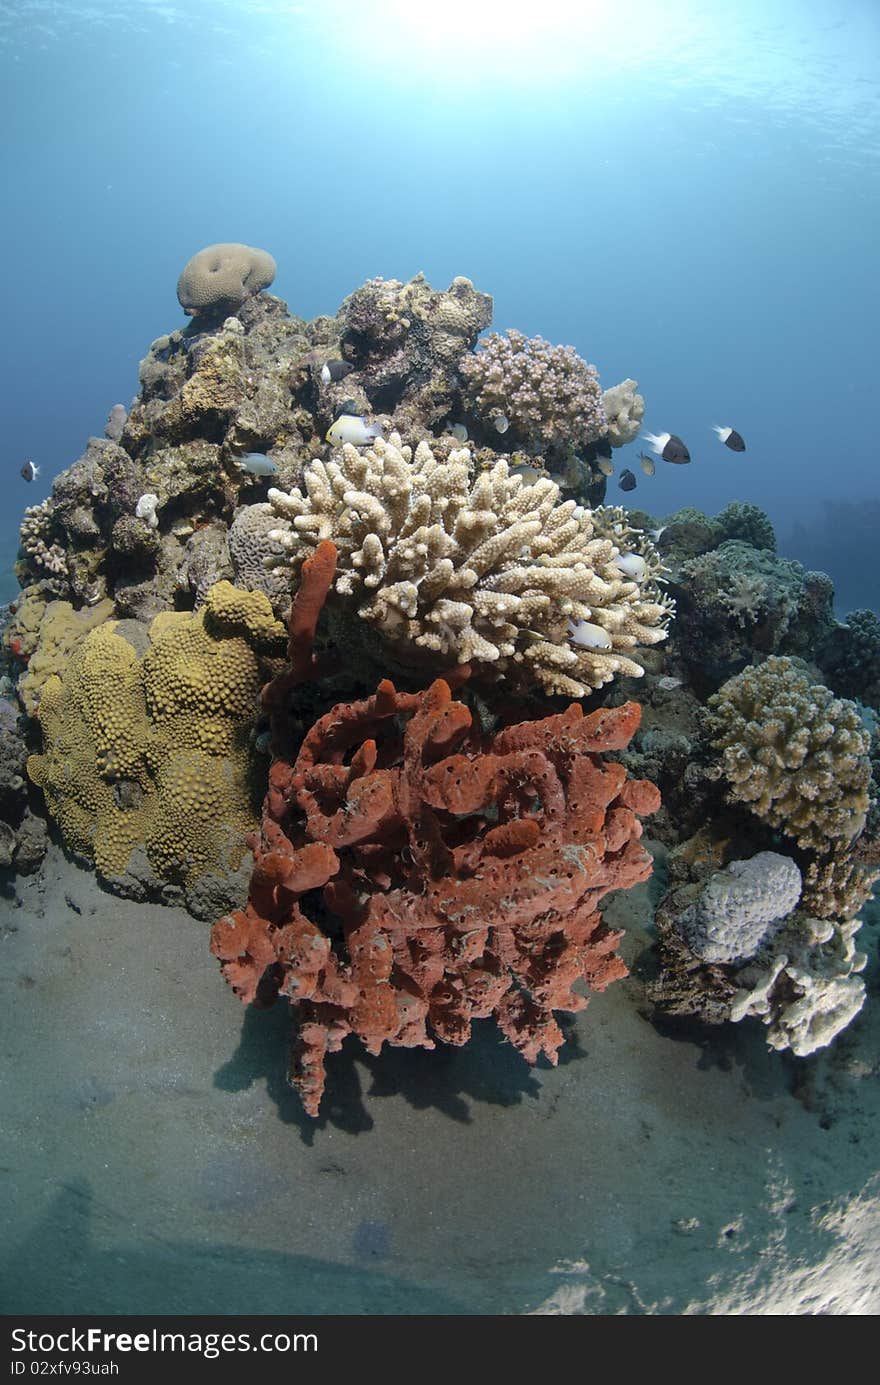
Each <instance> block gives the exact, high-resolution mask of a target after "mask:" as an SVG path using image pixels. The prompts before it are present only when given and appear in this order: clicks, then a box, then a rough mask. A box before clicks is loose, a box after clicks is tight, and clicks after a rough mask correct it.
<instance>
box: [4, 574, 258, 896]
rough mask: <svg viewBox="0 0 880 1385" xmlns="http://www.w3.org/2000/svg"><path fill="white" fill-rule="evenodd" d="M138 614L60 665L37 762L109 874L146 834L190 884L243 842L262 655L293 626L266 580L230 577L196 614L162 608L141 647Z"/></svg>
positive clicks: (164, 863) (78, 847) (249, 816)
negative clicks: (242, 582) (256, 584)
mask: <svg viewBox="0 0 880 1385" xmlns="http://www.w3.org/2000/svg"><path fill="white" fill-rule="evenodd" d="M129 628H130V623H129V622H116V621H111V622H107V623H106V624H104V625H101V626H100V627H99V628H98V629H96V630H93V631H92V632H91V634H89V635H88V636H87V638H86V639H85V640H84V641H83V642H82V644H81V645H80V646H79V648H78V649H77V651H76V653H75V654H74V656H73V658H72V659H71V661H70V663H69V665H68V667H67V669H66V671H65V673H64V675H63V677H59V676H58V675H52V676H51V677H49V678H48V680H47V681H46V684H45V686H44V688H43V695H42V699H41V702H40V706H39V710H38V713H37V715H38V719H39V722H40V727H41V730H42V734H43V744H44V750H43V753H42V754H41V755H33V756H31V758H30V760H29V761H28V773H29V775H30V777H31V779H32V780H33V782H34V783H35V784H38V785H39V786H40V787H41V788H42V789H43V791H44V793H45V795H46V803H47V805H48V808H49V811H50V812H51V814H52V816H53V817H54V819H55V820H56V822H57V823H58V825H59V827H60V829H61V832H62V835H63V837H64V840H65V843H66V844H67V845H68V846H69V847H70V848H71V849H72V850H74V851H76V852H78V853H80V854H82V855H85V856H87V857H89V858H92V859H94V861H95V864H96V865H97V867H98V869H99V870H100V872H101V873H102V874H103V875H105V876H114V875H119V874H121V873H123V872H124V871H125V869H126V864H127V862H128V859H129V857H130V855H131V852H132V851H133V849H134V848H135V847H136V846H138V845H139V844H142V845H144V846H145V847H146V852H147V856H148V858H149V861H150V864H151V865H152V867H153V869H154V870H155V872H156V873H157V875H159V876H160V877H161V878H162V879H164V880H169V881H175V882H180V883H184V884H187V885H188V884H191V883H192V881H193V880H194V879H197V878H198V877H199V876H200V875H202V874H203V873H205V872H206V871H209V870H216V871H220V872H222V873H225V872H226V871H228V870H230V869H234V868H235V867H236V866H237V864H238V863H239V862H240V860H241V857H242V855H243V853H244V849H245V848H244V842H243V837H244V834H245V833H246V832H247V831H248V830H250V829H251V828H252V827H253V826H254V822H255V818H254V811H253V806H252V802H251V794H250V792H249V787H250V786H249V770H250V763H249V749H248V745H249V733H250V730H251V727H252V725H253V721H254V718H255V716H256V714H257V712H258V710H259V691H260V684H261V671H260V663H259V657H258V655H259V654H260V653H261V652H263V653H266V652H270V651H272V650H273V649H275V650H276V652H281V650H282V649H283V640H284V633H285V632H284V627H283V626H281V625H280V624H279V623H278V622H277V621H276V620H275V619H274V617H273V615H272V611H271V607H270V606H269V602H268V599H267V598H266V597H265V596H264V595H263V594H262V593H260V592H239V591H236V590H235V588H233V587H231V586H230V584H229V583H228V582H221V583H218V584H217V585H216V586H215V587H212V588H211V590H210V591H209V592H208V596H207V600H206V603H205V605H204V607H203V608H202V609H201V610H200V611H199V612H197V613H196V614H195V615H192V614H189V613H176V612H168V613H163V614H161V615H159V616H157V617H156V619H155V620H154V621H153V623H152V625H151V626H150V628H149V634H148V641H149V643H148V648H147V650H146V653H145V654H144V656H143V658H142V659H140V658H139V657H138V652H137V650H136V649H135V648H134V647H133V644H132V643H129V640H128V639H127V638H126V634H127V633H128V630H129Z"/></svg>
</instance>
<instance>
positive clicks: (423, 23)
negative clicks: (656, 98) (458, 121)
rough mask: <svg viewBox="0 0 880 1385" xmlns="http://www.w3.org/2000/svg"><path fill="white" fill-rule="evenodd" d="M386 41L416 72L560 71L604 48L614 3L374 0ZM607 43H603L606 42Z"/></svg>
mask: <svg viewBox="0 0 880 1385" xmlns="http://www.w3.org/2000/svg"><path fill="white" fill-rule="evenodd" d="M368 8H369V9H370V10H371V11H372V12H373V16H374V21H375V22H376V23H377V25H380V26H381V29H382V33H383V40H384V41H385V42H389V43H391V44H393V45H394V47H395V48H396V49H397V51H398V52H403V53H405V54H406V56H407V59H408V61H409V62H410V63H412V64H413V65H417V66H419V67H421V68H423V69H424V68H426V67H427V68H432V69H435V70H437V69H440V68H442V67H443V66H444V65H445V64H447V63H449V62H454V63H455V65H456V67H458V68H459V69H460V68H461V67H466V68H468V69H470V70H471V71H473V70H475V69H477V70H480V71H481V72H482V73H483V74H484V75H485V76H486V77H487V78H489V79H491V77H492V76H493V75H495V76H499V77H502V76H504V75H507V76H508V77H509V76H511V75H512V74H514V73H519V74H521V75H526V74H527V73H529V72H531V73H533V74H534V73H536V72H538V71H539V70H544V71H547V72H550V71H553V70H562V69H564V68H568V67H570V65H571V61H572V59H573V58H575V59H576V58H577V56H578V55H580V56H581V58H583V57H584V56H586V55H587V54H588V53H589V52H590V51H591V50H593V49H594V46H595V47H601V48H606V47H607V34H603V30H607V28H608V25H609V22H610V20H611V17H612V11H613V8H614V5H613V0H528V2H527V3H524V2H523V0H420V3H419V2H418V0H377V3H375V4H374V5H371V6H369V7H368ZM603 40H604V41H603Z"/></svg>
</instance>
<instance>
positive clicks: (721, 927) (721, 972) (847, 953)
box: [648, 852, 866, 1058]
mask: <svg viewBox="0 0 880 1385" xmlns="http://www.w3.org/2000/svg"><path fill="white" fill-rule="evenodd" d="M761 855H762V856H764V857H767V856H769V855H771V853H766V852H765V853H761ZM759 861H760V856H756V857H754V858H752V860H751V861H748V862H734V863H731V865H730V866H728V868H727V870H726V871H723V872H720V873H718V874H715V875H713V876H712V877H711V878H710V880H709V881H708V884H706V883H704V884H701V885H696V886H691V887H687V886H685V887H683V888H680V889H677V890H673V891H671V892H670V893H669V894H668V895H667V896H666V897H665V898H664V899H663V900H662V901H661V903H660V906H659V908H658V910H657V914H656V927H657V933H658V939H659V944H660V956H661V962H662V971H661V974H660V976H659V977H658V978H657V979H656V980H655V981H654V982H652V983H651V984H650V985H649V987H648V994H649V996H650V998H651V999H652V1000H653V1002H654V1003H655V1004H656V1005H657V1006H658V1007H659V1008H660V1009H662V1010H663V1011H664V1012H665V1013H666V1014H668V1015H672V1016H677V1017H683V1016H697V1017H698V1018H699V1019H700V1020H702V1021H703V1022H704V1023H709V1024H720V1023H723V1022H725V1021H731V1022H733V1023H738V1022H739V1021H741V1020H744V1019H746V1018H748V1017H750V1016H755V1017H756V1018H758V1019H760V1020H761V1022H762V1023H763V1024H764V1025H765V1026H766V1030H767V1034H766V1037H767V1042H768V1044H769V1045H770V1047H771V1048H775V1049H790V1050H791V1051H792V1053H794V1054H795V1056H796V1057H800V1058H805V1057H809V1055H810V1054H812V1053H815V1052H816V1051H817V1050H818V1049H821V1048H824V1047H826V1046H827V1045H828V1044H830V1043H831V1042H832V1041H833V1040H834V1039H835V1038H836V1037H837V1035H838V1034H839V1033H840V1032H841V1030H843V1029H844V1028H846V1026H847V1025H848V1024H849V1023H850V1022H851V1021H852V1020H853V1019H854V1018H855V1016H856V1015H857V1014H858V1013H859V1011H860V1010H861V1008H862V1005H863V1004H864V1000H865V986H864V982H863V981H862V979H861V977H860V975H859V973H860V972H861V971H862V969H863V968H864V966H865V961H866V958H865V956H864V954H863V953H860V952H857V951H856V948H855V942H854V939H855V935H856V933H857V931H858V928H859V920H858V919H856V918H849V919H840V920H831V919H820V918H815V917H813V916H812V915H810V914H809V913H807V912H806V910H805V908H804V907H803V905H804V904H805V900H804V899H802V900H801V905H802V907H801V908H791V909H788V908H787V906H788V905H790V904H791V901H792V899H794V900H795V902H797V891H798V887H799V878H800V877H799V872H798V870H797V866H796V865H795V864H794V862H792V861H788V858H786V857H780V856H776V857H775V864H774V866H773V867H772V869H767V868H766V864H765V863H762V864H761V865H753V862H754V863H757V862H759ZM786 861H787V865H786V864H783V863H785V862H786ZM734 866H739V867H742V866H746V867H753V870H754V877H753V881H752V885H753V888H752V889H750V890H749V891H748V894H747V896H740V897H739V898H738V897H737V896H738V893H739V885H740V883H741V881H742V878H743V875H742V874H740V876H739V879H737V877H736V875H734V874H733V867H734ZM732 875H733V878H731V876H732ZM762 877H763V879H762ZM774 881H781V882H784V888H783V891H782V893H781V894H780V895H778V896H777V895H775V893H774V889H773V884H774ZM695 892H696V894H697V898H696V902H694V900H693V896H694V893H695ZM719 905H720V906H721V908H720V910H719V909H718V906H719ZM782 910H786V912H784V913H782V914H781V916H780V911H782ZM769 915H774V917H768V916H769ZM703 916H705V917H707V918H708V919H709V920H710V921H711V927H712V928H713V929H714V936H713V937H712V938H711V939H710V938H709V936H708V935H707V933H706V932H705V931H704V930H703V929H701V927H700V926H699V923H698V920H699V919H700V918H701V917H703ZM734 949H735V955H731V953H732V952H733V950H734Z"/></svg>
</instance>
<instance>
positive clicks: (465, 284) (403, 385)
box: [324, 274, 492, 438]
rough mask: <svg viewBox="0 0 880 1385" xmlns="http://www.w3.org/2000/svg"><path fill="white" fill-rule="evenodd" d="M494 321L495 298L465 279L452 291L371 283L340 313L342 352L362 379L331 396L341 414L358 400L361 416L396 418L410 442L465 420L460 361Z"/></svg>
mask: <svg viewBox="0 0 880 1385" xmlns="http://www.w3.org/2000/svg"><path fill="white" fill-rule="evenodd" d="M491 320H492V299H491V298H490V297H489V296H488V294H485V293H479V292H478V291H477V290H476V289H475V288H474V286H473V284H472V283H471V281H470V279H465V278H464V277H463V276H461V277H459V278H456V279H453V281H452V283H451V284H450V286H449V288H448V289H446V290H445V291H438V290H436V289H432V288H431V285H430V284H429V283H428V282H427V280H426V279H425V276H424V275H423V274H416V275H415V276H414V278H412V279H410V280H409V282H408V283H405V284H404V283H401V282H400V281H399V280H397V279H381V278H377V279H370V280H369V281H368V282H367V283H366V284H363V285H362V286H361V287H360V288H359V289H356V290H355V292H354V293H353V294H351V295H350V296H349V297H348V298H346V299H345V301H344V302H343V304H342V306H341V308H340V309H339V314H338V322H339V332H340V335H339V343H338V354H339V355H340V356H341V357H342V359H343V360H345V361H346V362H348V363H349V364H350V365H352V366H353V367H354V374H352V375H349V376H347V377H346V378H345V379H344V380H342V381H340V382H339V383H338V384H331V385H329V386H327V388H326V390H325V391H324V395H325V396H326V398H327V399H328V400H330V401H332V402H333V403H334V405H336V406H337V407H336V412H337V413H338V412H341V409H340V408H339V407H338V406H339V405H340V404H341V402H342V401H343V400H345V399H346V398H351V399H353V400H354V403H355V404H356V406H357V407H356V409H355V410H354V411H353V412H356V413H360V412H363V411H364V410H365V409H369V410H374V411H375V412H377V413H383V414H393V416H394V423H395V427H396V428H397V429H398V431H399V432H401V433H402V434H403V435H404V436H406V437H407V438H409V435H410V434H411V433H413V432H418V433H419V434H421V433H423V432H424V431H425V429H426V428H435V427H438V426H439V425H440V424H442V423H443V422H444V421H445V420H447V419H448V418H449V417H450V416H452V415H455V416H458V397H459V391H460V376H459V371H458V366H459V362H460V361H461V359H462V357H463V355H464V354H465V353H466V352H469V351H471V350H472V348H473V346H474V344H475V343H476V340H477V337H478V336H479V334H480V332H482V331H483V329H484V328H486V327H488V326H489V323H490V322H491ZM347 412H352V410H348V411H347ZM334 416H335V415H334Z"/></svg>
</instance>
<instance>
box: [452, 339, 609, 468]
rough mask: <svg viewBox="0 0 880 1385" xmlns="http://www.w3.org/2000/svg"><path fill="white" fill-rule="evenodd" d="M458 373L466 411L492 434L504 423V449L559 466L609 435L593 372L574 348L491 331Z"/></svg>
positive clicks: (597, 380)
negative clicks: (495, 425) (496, 425)
mask: <svg viewBox="0 0 880 1385" xmlns="http://www.w3.org/2000/svg"><path fill="white" fill-rule="evenodd" d="M459 369H460V370H461V373H462V376H463V377H464V381H465V392H466V397H467V400H468V402H469V404H470V407H471V408H472V409H473V410H474V412H475V413H476V414H478V415H479V417H480V419H481V421H482V422H483V424H484V426H485V427H486V428H487V429H490V430H491V429H492V427H493V423H494V419H495V418H497V417H498V416H499V415H500V416H503V417H504V418H505V419H506V420H507V423H508V425H509V429H510V431H509V434H508V435H507V436H506V437H505V444H506V445H507V444H509V443H512V444H513V445H515V446H519V447H522V448H524V449H525V450H526V451H527V452H529V453H531V454H532V455H533V456H537V455H543V456H546V457H547V459H548V461H549V460H553V461H563V460H566V459H567V455H568V454H569V453H570V452H571V451H572V450H573V449H574V450H576V449H578V448H581V447H586V446H587V445H588V444H589V443H591V442H595V441H596V439H597V438H600V437H602V436H603V435H604V434H605V433H606V432H607V430H608V424H607V421H606V418H605V412H604V409H603V407H602V392H601V390H600V389H599V379H598V376H597V374H596V369H595V367H594V366H591V365H587V363H586V362H585V361H582V360H581V358H580V356H579V355H578V354H577V352H576V351H575V349H574V347H573V346H551V345H550V343H549V342H547V341H545V340H544V338H543V337H531V338H528V337H525V336H524V335H523V334H522V332H514V331H510V332H508V333H507V336H501V335H500V334H499V333H497V332H493V333H492V334H491V336H488V337H485V338H484V339H483V341H482V342H481V343H480V345H479V347H478V349H477V351H476V352H474V353H473V354H471V355H467V356H465V357H463V359H462V361H461V364H460V366H459Z"/></svg>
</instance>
